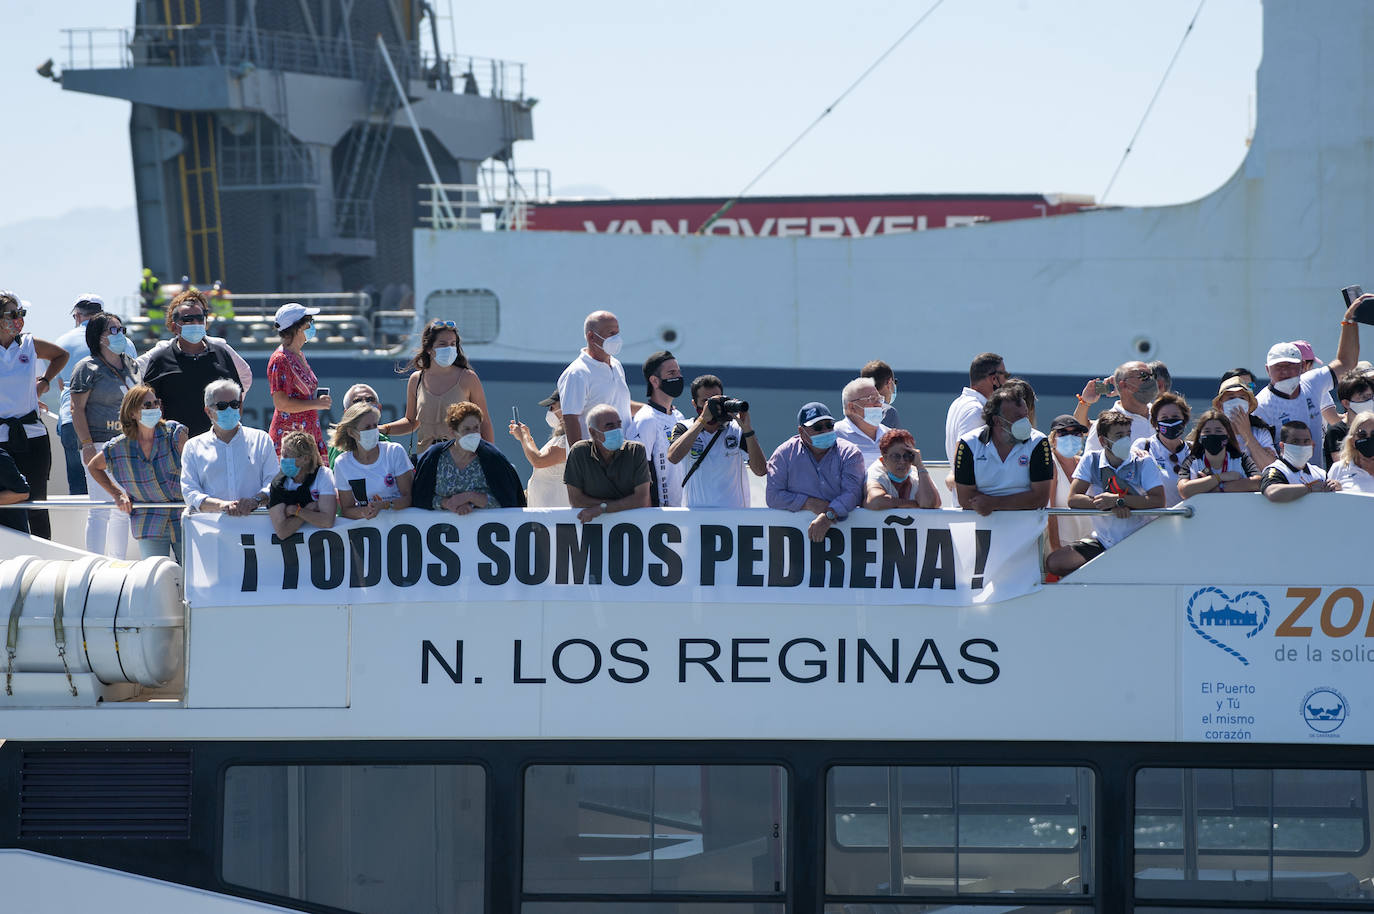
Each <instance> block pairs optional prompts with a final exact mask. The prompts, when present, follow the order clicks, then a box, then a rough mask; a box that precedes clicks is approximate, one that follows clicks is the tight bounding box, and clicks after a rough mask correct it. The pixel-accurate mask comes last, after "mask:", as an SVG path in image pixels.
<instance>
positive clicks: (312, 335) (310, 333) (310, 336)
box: [305, 324, 315, 342]
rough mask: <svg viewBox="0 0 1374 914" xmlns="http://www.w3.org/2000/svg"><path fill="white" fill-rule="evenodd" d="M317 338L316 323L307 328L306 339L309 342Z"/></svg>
mask: <svg viewBox="0 0 1374 914" xmlns="http://www.w3.org/2000/svg"><path fill="white" fill-rule="evenodd" d="M314 338H315V325H314V324H311V325H310V326H308V327H306V328H305V339H306V341H307V342H309V341H310V340H313V339H314Z"/></svg>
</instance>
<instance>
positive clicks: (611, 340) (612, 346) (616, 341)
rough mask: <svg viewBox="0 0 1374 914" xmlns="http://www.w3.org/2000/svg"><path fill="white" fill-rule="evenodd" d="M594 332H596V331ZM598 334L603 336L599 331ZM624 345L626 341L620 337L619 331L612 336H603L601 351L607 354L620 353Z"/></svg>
mask: <svg viewBox="0 0 1374 914" xmlns="http://www.w3.org/2000/svg"><path fill="white" fill-rule="evenodd" d="M592 332H593V333H596V331H592ZM596 335H597V336H601V334H599V333H597V334H596ZM624 345H625V341H624V340H622V339H621V338H620V334H619V333H617V334H614V335H612V336H607V337H602V339H601V351H602V352H604V353H606V354H607V355H620V350H621V348H622V347H623V346H624Z"/></svg>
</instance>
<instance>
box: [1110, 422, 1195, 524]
mask: <svg viewBox="0 0 1374 914" xmlns="http://www.w3.org/2000/svg"><path fill="white" fill-rule="evenodd" d="M1131 448H1132V450H1137V451H1145V452H1146V453H1147V454H1149V455H1150V458H1151V459H1152V460H1154V462H1155V466H1157V467H1159V475H1160V476H1162V477H1164V507H1166V508H1172V507H1173V506H1174V505H1176V504H1178V503H1179V502H1180V501H1182V500H1183V499H1182V498H1181V497H1179V494H1178V473H1177V471H1176V468H1179V467H1186V466H1187V465H1188V446H1187V445H1186V444H1185V445H1183V446H1182V447H1180V448H1179V449H1178V450H1176V451H1171V450H1169V449H1168V448H1167V447H1165V446H1164V442H1162V441H1160V440H1159V436H1158V435H1151V436H1150V437H1149V438H1137V439H1136V440H1135V441H1134V442H1132V444H1131ZM1099 453H1101V452H1100V451H1099Z"/></svg>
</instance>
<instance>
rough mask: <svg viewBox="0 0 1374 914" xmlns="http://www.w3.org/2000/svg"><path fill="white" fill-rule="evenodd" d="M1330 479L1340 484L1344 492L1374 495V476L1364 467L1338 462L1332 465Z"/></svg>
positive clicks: (1342, 461)
mask: <svg viewBox="0 0 1374 914" xmlns="http://www.w3.org/2000/svg"><path fill="white" fill-rule="evenodd" d="M1328 478H1329V479H1332V480H1334V481H1336V482H1339V483H1340V484H1341V491H1342V492H1355V493H1357V494H1360V495H1374V476H1370V475H1369V474H1368V473H1367V472H1365V470H1364V469H1363V468H1362V467H1358V466H1355V465H1354V464H1350V463H1346V462H1345V461H1344V460H1337V461H1336V462H1335V463H1333V464H1332V465H1331V473H1330V474H1329V476H1328Z"/></svg>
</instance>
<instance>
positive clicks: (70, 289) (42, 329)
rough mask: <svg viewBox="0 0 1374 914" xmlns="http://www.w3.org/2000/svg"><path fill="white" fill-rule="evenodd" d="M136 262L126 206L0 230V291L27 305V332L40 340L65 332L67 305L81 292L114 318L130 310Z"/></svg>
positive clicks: (133, 226) (132, 222) (133, 223)
mask: <svg viewBox="0 0 1374 914" xmlns="http://www.w3.org/2000/svg"><path fill="white" fill-rule="evenodd" d="M139 261H140V253H139V245H138V218H137V216H136V215H135V213H134V208H133V207H132V206H128V207H124V208H122V209H112V208H102V207H92V208H87V209H76V210H72V211H70V212H67V213H63V214H62V215H60V216H50V217H47V218H43V219H28V220H25V221H23V222H15V223H11V224H9V225H0V288H4V289H13V290H14V291H15V292H17V293H18V294H19V297H20V298H24V299H28V300H29V302H31V303H32V304H33V311H32V312H30V314H29V321H28V329H29V330H30V331H32V332H33V333H34V334H35V335H36V336H40V337H43V338H45V339H49V340H51V339H53V338H54V337H56V336H57V335H58V334H60V333H63V332H64V331H66V330H68V329H70V328H71V326H72V323H71V318H70V317H69V315H70V313H71V304H72V302H74V301H75V300H76V297H77V296H78V295H80V294H82V293H84V292H95V293H97V294H99V295H100V296H102V297H103V298H104V299H105V301H106V303H107V304H108V305H109V307H110V308H111V309H112V310H114V311H117V312H119V313H125V312H126V311H129V310H132V308H133V305H134V302H135V300H136V298H137V295H138V280H139V272H140V271H141V270H142V269H143V265H142V264H141V263H140V262H139Z"/></svg>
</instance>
